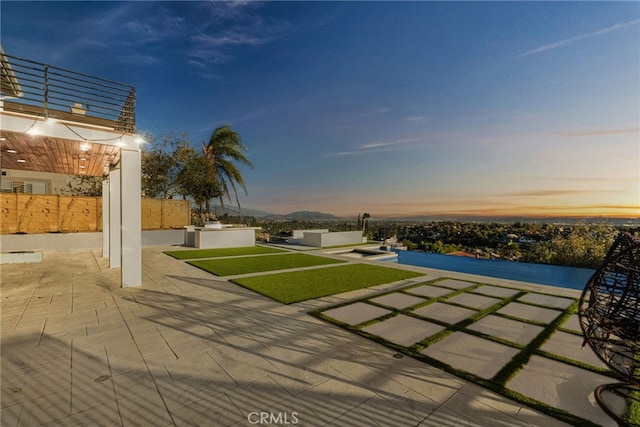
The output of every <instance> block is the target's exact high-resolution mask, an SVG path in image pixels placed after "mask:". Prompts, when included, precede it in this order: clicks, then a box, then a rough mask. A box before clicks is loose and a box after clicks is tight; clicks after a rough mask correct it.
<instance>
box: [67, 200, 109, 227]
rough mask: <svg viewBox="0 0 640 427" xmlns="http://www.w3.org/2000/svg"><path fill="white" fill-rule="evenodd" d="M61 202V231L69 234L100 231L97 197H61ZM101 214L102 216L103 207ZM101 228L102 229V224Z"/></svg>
mask: <svg viewBox="0 0 640 427" xmlns="http://www.w3.org/2000/svg"><path fill="white" fill-rule="evenodd" d="M59 200H60V204H59V206H60V208H59V209H60V211H59V212H60V215H59V221H60V222H59V229H60V231H62V232H64V233H69V232H79V231H97V230H98V209H97V205H98V203H97V202H98V198H97V197H60V199H59ZM100 213H101V214H102V207H101V208H100ZM101 216H102V215H101ZM100 226H101V227H100V228H102V223H100Z"/></svg>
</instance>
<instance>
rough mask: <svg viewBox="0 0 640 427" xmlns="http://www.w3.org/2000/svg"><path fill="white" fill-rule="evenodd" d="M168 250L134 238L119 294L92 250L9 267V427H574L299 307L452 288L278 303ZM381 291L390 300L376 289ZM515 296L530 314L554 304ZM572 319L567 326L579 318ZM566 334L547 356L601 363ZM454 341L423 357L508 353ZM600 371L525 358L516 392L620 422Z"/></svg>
mask: <svg viewBox="0 0 640 427" xmlns="http://www.w3.org/2000/svg"><path fill="white" fill-rule="evenodd" d="M169 249H175V247H169V246H154V247H145V248H143V285H142V287H141V288H126V289H123V288H120V271H119V269H109V268H108V267H109V264H108V260H107V259H105V258H100V257H99V254H100V251H99V250H98V249H96V250H94V251H89V250H77V251H67V252H63V251H60V252H45V253H44V257H43V261H42V262H39V263H32V264H11V265H3V266H2V272H1V273H2V276H1V279H2V287H1V290H2V295H1V300H2V306H1V320H2V337H1V339H2V341H1V344H2V347H1V351H2V365H1V368H2V370H1V373H0V375H1V384H2V386H1V387H2V395H1V406H2V409H1V413H0V417H1V418H0V423H1V425H2V426H36V425H45V424H46V425H55V426H73V425H79V426H86V425H91V426H144V425H148V426H249V425H285V424H288V425H294V424H298V425H302V426H346V427H350V426H353V427H356V426H363V427H364V426H487V427H489V426H492V427H493V426H504V427H506V426H545V427H554V426H563V425H567V424H565V423H563V422H561V421H559V420H557V419H556V418H553V417H550V416H548V415H544V414H542V413H540V412H537V411H535V410H532V409H530V408H529V407H526V406H523V405H521V404H519V403H516V402H514V401H512V400H509V399H507V398H505V397H503V396H501V395H499V394H496V393H494V392H492V391H489V390H487V389H484V388H482V387H480V386H478V385H475V384H473V383H471V382H468V381H465V380H463V379H461V378H459V377H456V376H454V375H452V374H449V373H447V372H445V371H443V370H440V369H437V368H435V367H433V366H430V365H429V364H427V363H424V362H422V361H419V360H416V359H413V358H411V357H402V358H399V357H397V356H398V354H397V351H395V350H393V349H390V348H388V347H385V346H383V345H381V344H378V343H376V342H374V341H371V340H368V339H366V338H364V337H362V336H359V335H357V334H354V333H353V332H350V331H348V330H346V329H343V328H340V327H338V326H335V325H332V324H329V323H327V322H325V321H322V320H319V319H317V318H315V317H312V316H310V315H308V312H309V311H310V310H313V309H319V308H324V307H327V308H328V307H331V306H333V305H336V304H339V303H344V302H348V301H351V300H354V304H364V306H358V307H360V308H361V309H358V310H354V309H353V308H354V307H352V308H351V312H352V313H353V314H358V315H360V316H361V317H360V318H358V319H354V320H352V321H353V322H358V321H360V322H361V321H364V320H367V319H370V318H372V317H377V316H379V315H380V313H381V312H380V310H385V309H384V308H381V307H376V306H374V305H373V304H368V303H367V302H366V301H368V300H369V299H371V300H374V299H375V300H376V301H377V302H378V303H380V304H381V305H384V306H387V307H388V308H387V310H388V311H393V310H396V309H397V308H396V307H404V306H405V305H406V304H409V305H411V303H412V302H415V298H417V299H423V298H428V297H430V296H433V295H432V293H434V292H435V294H443V293H446V289H444V290H443V289H442V288H438V287H435V286H434V287H433V288H436V289H428V288H425V289H417V290H416V291H415V292H413V294H412V295H407V294H405V293H404V292H402V293H401V292H395V291H400V290H402V289H404V288H405V287H407V286H410V285H412V284H415V282H416V280H411V281H408V282H403V283H395V284H391V285H384V286H378V287H375V288H370V289H364V290H360V291H355V292H351V293H348V294H342V295H337V296H332V297H327V298H323V299H318V300H313V301H306V302H302V303H298V304H292V305H283V304H280V303H278V302H275V301H273V300H270V299H268V298H266V297H264V296H262V295H259V294H256V293H254V292H251V291H249V290H246V289H244V288H242V287H239V286H237V285H235V284H233V283H230V282H229V281H227V280H226V279H225V278H220V277H216V276H213V275H211V274H209V273H206V272H204V271H202V270H200V269H198V268H195V267H192V266H190V265H188V264H187V263H185V262H183V261H180V260H177V259H173V258H171V257H168V256H166V255H164V254H163V253H162V251H163V250H169ZM351 262H361V261H351ZM398 267H399V268H408V269H412V270H415V271H422V272H425V273H426V274H427V276H426V278H425V280H427V279H428V280H432V279H437V278H438V277H445V276H446V277H448V278H451V279H446V280H449V282H448V283H449V285H450V286H453V288H450V289H454V288H455V286H456V281H458V282H459V283H458V284H460V286H463V285H464V284H465V283H466V284H468V282H465V281H468V280H477V279H478V277H477V276H476V277H471V276H469V275H463V274H453V273H450V272H441V271H440V272H439V271H436V270H429V269H420V268H416V267H403V266H398ZM484 282H489V283H491V284H493V285H495V286H488V287H487V289H486V290H487V291H489V292H492V293H493V295H494V297H495V298H503V297H508V292H507V293H506V294H505V291H504V288H503V287H502V286H510V287H526V288H528V289H531V290H537V291H546V292H547V293H549V292H550V291H552V292H555V294H554V295H556V296H564V297H573V298H575V297H576V296H578V295H577V292H576V291H571V290H561V289H555V288H549V287H544V286H539V285H535V284H531V285H527V284H523V283H516V282H509V281H505V280H499V279H492V278H484ZM390 291H394V292H393V293H388V292H390ZM383 292H384V293H387V294H386V296H382V297H377V295H378V294H380V293H383ZM529 295H534V294H529ZM407 296H411V298H406V297H407ZM479 296H481V295H477V294H469V295H467V294H460V295H459V297H463V298H467V300H466V301H463V303H464V304H462V303H461V304H462V305H466V306H467V305H469V304H471V305H473V304H484V303H485V302H484V301H483V300H484V298H491V297H489V296H487V295H484V296H483V298H478V297H479ZM528 297H529V296H528ZM412 298H414V299H412ZM468 298H471V300H468ZM563 299H564V300H566V298H563ZM563 299H561V301H562V300H563ZM524 302H527V301H524ZM533 302H534V303H536V304H541V305H544V306H550V305H553V304H554V300H546V301H533ZM512 304H519V303H517V302H513V303H512ZM442 305H443V306H446V305H447V304H442ZM521 305H523V306H525V307H524V308H527V309H529V311H527V310H524V312H525V313H527V314H526V315H530V316H534V317H535V318H537V317H536V316H544V313H545V310H550V309H549V308H544V307H540V309H541V310H532V309H531V307H533V306H531V305H526V304H524V303H522V304H521ZM434 307H436V306H435V305H434ZM447 307H449V309H447ZM447 307H441V306H438V307H436V308H437V310H436V313H438V314H437V315H438V316H441V317H442V319H449V320H451V321H453V320H454V319H456V318H459V316H463V315H464V314H465V312H464V311H465V310H472V309H471V308H466V309H465V308H455V309H451V307H452V306H447ZM507 307H508V306H507ZM507 307H505V309H507ZM356 308H357V307H356ZM365 308H366V310H365ZM511 309H513V306H512V307H511ZM519 312H520V313H522V312H523V311H522V310H519ZM332 315H335V316H339V315H340V314H339V313H337V312H333V313H332ZM432 315H435V314H432ZM490 317H493V316H490ZM394 319H398V320H396V322H399V323H398V324H397V325H395V327H394V325H382V323H384V322H382V323H378V324H377V325H374V326H377V327H378V328H377V329H375V330H374V331H373V332H375V333H376V334H379V335H381V336H387V337H388V338H389V339H390V340H392V341H393V340H402V341H401V344H402V345H410V343H412V342H414V341H412V340H415V339H416V338H415V337H414V336H411V332H412V331H415V327H414V328H413V329H412V328H411V327H408V326H407V323H403V319H402V318H401V317H400V316H396V317H395V318H394ZM404 320H406V319H404ZM495 320H496V319H493V322H490V321H486V322H483V323H480V322H477V323H478V324H477V325H475V327H477V328H481V330H483V331H485V332H486V331H488V333H491V334H501V333H505V334H507V335H508V336H512V337H513V339H514V340H526V339H527V337H529V336H530V334H534V333H535V328H534V327H532V326H528V327H527V328H524V330H523V331H522V334H519V335H518V336H513V335H509V334H512V331H513V329H510V328H509V327H508V326H509V325H507V324H505V323H504V322H500V321H498V322H496V321H495ZM569 322H575V319H570V321H569ZM569 322H567V323H569ZM572 324H573V326H568V327H569V328H571V327H573V328H575V323H572ZM432 325H435V324H432ZM383 326H384V327H383ZM435 326H437V325H435ZM435 326H434V327H435ZM418 329H419V328H418ZM435 329H437V328H435ZM399 333H402V336H400V335H398V334H399ZM563 333H564V334H566V335H568V336H569V337H566V336H563V335H558V338H557V339H555V340H554V339H553V338H552V339H551V340H549V341H548V342H547V343H546V344H545V346H549V347H548V348H547V350H548V351H550V352H558V353H561V352H563V351H565V352H566V351H568V352H569V353H568V355H567V357H583V356H584V357H585V358H587V361H586V362H585V363H594V364H597V363H598V360H597V359H596V358H595V356H593V354H592V353H591V350H590V349H588V348H587V349H584V350H582V353H581V354H582V356H575V354H578V353H580V352H581V350H580V349H579V348H578V349H577V350H575V349H574V348H573V347H572V346H573V345H574V344H576V343H577V344H578V346H579V342H578V341H580V339H579V337H577V338H578V339H577V340H575V339H574V340H573V341H576V342H575V343H574V342H573V341H571V339H573V338H574V337H573V336H572V335H571V334H567V333H565V332H562V331H559V332H557V333H556V334H563ZM527 334H529V335H527ZM418 335H420V333H418ZM454 335H455V334H454ZM454 335H452V336H451V338H453V337H454ZM462 335H464V334H461V336H458V337H457V338H456V339H455V340H451V341H449V342H448V341H447V340H448V338H447V339H445V340H443V341H440V342H439V343H438V344H441V345H440V346H438V345H436V346H433V348H431V347H429V348H428V351H429V352H431V353H432V354H431V355H432V356H433V357H435V358H438V357H447V358H450V357H451V355H452V354H455V355H457V356H458V357H459V358H460V360H459V361H456V362H455V363H460V364H462V366H472V367H471V368H469V369H477V372H478V373H479V375H485V372H487V371H485V370H486V369H493V368H492V367H491V366H492V364H491V363H486V361H484V362H483V361H482V360H479V358H478V357H473V355H474V354H475V355H477V354H480V352H473V351H469V350H468V348H466V347H469V346H473V345H474V344H475V345H478V348H479V349H480V350H481V351H482V352H484V353H485V355H486V357H488V358H489V359H488V360H494V359H496V358H501V357H506V356H505V355H507V354H509V350H510V349H509V348H508V347H506V346H500V347H495V346H490V345H487V343H477V342H476V340H479V338H476V337H473V336H471V335H469V336H468V337H464V336H462ZM481 341H484V340H481ZM488 342H489V343H491V342H490V341H488ZM445 344H446V345H445ZM496 345H497V344H496ZM501 347H504V348H501ZM505 349H506V350H505ZM576 351H577V353H576ZM451 363H454V362H451ZM473 366H477V368H476V367H473ZM486 375H488V374H486ZM603 379H606V380H609V378H607V377H605V376H602V375H598V374H595V373H592V372H589V371H586V370H584V369H580V368H575V367H573V366H570V365H567V364H564V363H560V362H557V361H555V360H550V359H546V358H544V357H539V356H534V357H533V358H532V359H531V360H530V361H529V363H528V364H527V366H526V368H525V369H523V370H522V372H521V373H520V374H518V375H517V376H516V377H515V378H514V379H513V380H512V383H513V385H511V384H512V383H510V386H512V387H513V388H514V389H517V390H518V391H519V392H521V393H523V394H526V395H527V396H531V397H533V398H535V399H538V400H541V401H545V402H546V403H548V404H550V405H551V406H556V407H561V408H564V409H565V410H567V411H569V412H572V413H575V412H574V411H579V415H580V416H583V417H589V418H588V419H590V420H591V421H593V422H594V423H596V424H601V425H606V426H613V425H615V423H613V421H611V420H610V419H609V418H608V417H607V416H606V415H605V414H604V413H603V412H602V411H601V410H600V409H599V407H598V406H597V405H596V404H595V402H594V401H593V394H592V390H593V388H594V387H595V386H596V385H597V384H599V383H600V382H601V381H603ZM545 399H546V400H545Z"/></svg>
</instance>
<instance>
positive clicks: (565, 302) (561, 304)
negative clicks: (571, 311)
mask: <svg viewBox="0 0 640 427" xmlns="http://www.w3.org/2000/svg"><path fill="white" fill-rule="evenodd" d="M518 300H520V301H524V302H531V303H534V304H540V305H545V306H547V307H553V308H563V309H564V308H567V307H569V306H570V305H571V304H572V303H573V300H572V299H569V298H562V297H556V296H552V295H542V294H534V293H530V294H527V295H524V296H521V297H520V298H518Z"/></svg>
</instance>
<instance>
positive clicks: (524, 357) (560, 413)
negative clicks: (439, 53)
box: [309, 281, 636, 427]
mask: <svg viewBox="0 0 640 427" xmlns="http://www.w3.org/2000/svg"><path fill="white" fill-rule="evenodd" d="M434 282H435V281H430V282H426V283H431V284H433V283H434ZM411 287H413V286H409V287H408V288H411ZM403 289H407V288H403ZM467 290H468V289H464V290H461V292H460V293H462V292H466V291H467ZM400 291H402V290H400V289H399V290H396V292H400ZM388 293H390V292H388ZM527 293H537V292H529V291H524V290H521V292H520V293H519V294H516V295H512V296H511V297H507V298H504V299H503V302H502V303H498V304H495V305H493V306H492V307H489V308H487V309H485V310H482V311H480V312H478V313H477V314H476V315H474V316H470V317H469V318H467V319H464V320H462V321H460V322H458V323H456V324H454V325H450V326H449V327H448V328H447V329H445V330H444V331H441V332H440V333H437V334H435V335H434V336H432V337H430V338H427V339H425V340H423V341H421V342H420V343H418V344H420V345H413V346H410V347H406V346H402V345H399V344H396V343H393V342H391V341H388V340H386V339H384V338H382V337H379V336H377V335H374V334H371V333H368V332H366V331H364V330H363V327H366V326H367V325H368V324H369V323H378V322H379V321H382V320H386V319H388V318H391V317H394V316H396V315H398V314H400V313H402V314H407V313H406V310H400V309H393V311H392V313H389V314H387V315H385V316H383V317H380V318H376V319H375V320H372V321H369V322H363V323H361V324H358V325H349V324H346V323H343V322H341V321H339V320H337V319H334V318H332V317H330V316H327V315H325V314H324V311H327V310H331V309H334V308H337V307H343V306H347V305H350V304H354V303H356V302H367V303H370V304H371V303H372V301H370V299H371V298H374V297H377V296H378V295H375V296H373V297H372V296H369V297H366V298H362V299H356V300H350V301H348V302H345V303H342V304H337V305H335V306H330V307H322V308H319V309H316V310H312V311H310V312H309V314H310V315H312V316H314V317H317V318H319V319H322V320H324V321H327V322H329V323H333V324H335V325H337V326H340V327H342V328H344V329H347V330H349V331H352V332H354V333H356V334H358V335H361V336H363V337H366V338H368V339H370V340H372V341H375V342H377V343H380V344H382V345H385V346H387V347H389V348H392V349H394V350H396V351H398V352H400V353H404V354H406V355H408V356H411V357H413V358H415V359H418V360H420V361H423V362H426V363H428V364H430V365H433V366H435V367H438V368H441V369H443V370H445V371H447V372H450V373H452V374H454V375H456V376H458V377H460V378H463V379H465V380H467V381H471V382H474V383H476V384H478V385H480V386H482V387H485V388H487V389H489V390H492V391H494V392H496V393H498V394H501V395H503V396H505V397H508V398H510V399H512V400H515V401H516V402H520V403H523V404H525V405H527V406H529V407H531V408H534V409H536V410H538V411H540V412H543V413H546V414H548V415H551V416H553V417H555V418H558V419H560V420H562V421H565V422H568V423H570V424H572V425H579V426H584V427H597V424H596V423H594V422H592V421H589V420H586V419H584V418H582V417H580V416H579V415H575V414H571V413H569V412H567V411H565V410H563V409H559V408H555V407H552V406H550V405H548V404H546V403H543V402H540V401H538V400H536V399H533V398H530V397H528V396H525V395H522V394H520V393H518V392H516V391H513V390H510V389H508V388H507V387H506V386H505V383H506V382H507V381H508V380H509V379H510V378H512V377H513V376H514V375H515V374H516V373H517V372H518V371H519V370H520V369H521V368H522V366H524V365H525V364H526V362H527V361H528V359H529V358H530V357H531V355H532V354H541V353H542V352H541V351H540V350H539V348H540V346H541V345H542V344H543V343H544V342H545V341H546V340H547V339H548V338H549V337H550V335H551V334H552V332H553V331H554V330H556V329H558V327H559V326H560V325H561V324H562V323H563V322H564V321H565V320H566V319H567V318H568V317H569V316H570V315H571V314H574V313H575V312H576V309H577V304H578V302H577V300H576V301H574V303H573V304H571V305H570V306H569V307H567V308H566V309H565V310H562V313H563V314H562V315H560V316H558V317H557V318H556V319H555V320H554V321H552V322H551V323H550V324H549V325H548V326H547V327H546V328H545V329H544V330H543V331H542V332H541V333H540V334H538V336H537V337H536V338H534V340H533V341H534V342H533V343H530V344H529V345H526V346H520V345H518V346H517V347H522V349H521V351H520V352H519V353H518V354H516V356H515V357H514V358H513V359H512V360H511V361H509V362H507V364H506V365H505V366H504V367H503V368H502V369H501V370H500V371H499V372H498V373H497V374H496V375H495V376H494V377H493V378H491V379H484V378H481V377H479V376H477V375H475V374H472V373H470V372H467V371H465V370H462V369H459V368H454V367H452V366H451V365H449V364H448V363H446V361H441V360H438V359H435V358H432V357H430V356H427V355H425V354H423V353H422V352H421V351H420V350H422V349H423V348H424V344H427V343H429V344H431V340H432V339H433V338H436V339H435V341H438V340H439V339H441V338H443V335H447V334H448V333H452V332H454V331H462V330H464V331H465V332H466V333H472V332H473V331H472V330H469V329H466V328H465V327H466V326H468V325H469V324H470V323H472V322H474V321H475V320H478V318H482V317H485V316H486V315H488V314H490V313H493V312H495V311H496V310H498V309H499V308H500V307H502V306H504V305H506V304H508V303H509V302H511V301H513V300H515V299H517V298H520V297H522V296H523V295H525V294H527ZM456 294H457V293H456ZM450 296H451V295H447V296H443V297H440V298H434V300H445V299H447V298H448V297H450ZM375 305H377V304H375ZM387 308H389V307H387ZM413 308H414V309H415V307H413ZM413 317H417V318H419V317H420V316H415V315H414V316H413ZM474 335H476V334H474ZM496 341H498V340H496ZM503 344H505V343H503ZM629 412H632V411H631V409H629ZM635 415H636V414H634V413H633V412H632V414H631V415H630V414H629V413H627V417H630V416H631V417H633V416H635Z"/></svg>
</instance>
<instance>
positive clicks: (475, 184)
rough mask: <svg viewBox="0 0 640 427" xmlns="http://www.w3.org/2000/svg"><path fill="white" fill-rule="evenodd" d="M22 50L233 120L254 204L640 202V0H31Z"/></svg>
mask: <svg viewBox="0 0 640 427" xmlns="http://www.w3.org/2000/svg"><path fill="white" fill-rule="evenodd" d="M0 8H1V9H0V12H1V18H0V19H1V42H2V45H3V48H4V50H5V52H7V53H8V54H11V55H14V56H18V57H22V58H26V59H31V60H35V61H39V62H44V63H48V64H51V65H56V66H59V67H63V68H67V69H71V70H74V71H80V72H84V73H87V74H91V75H96V76H100V77H103V78H107V79H110V80H116V81H120V82H123V83H127V84H131V85H133V86H135V87H136V91H137V127H138V131H139V132H140V133H144V132H151V133H153V134H156V135H157V134H159V133H161V132H168V131H176V132H186V133H187V134H188V135H189V137H190V140H191V141H192V143H193V145H194V146H195V147H199V146H200V143H201V141H203V140H208V138H209V136H210V134H211V132H212V130H213V129H214V128H215V127H217V126H220V125H222V124H226V123H230V124H231V125H232V126H233V128H234V129H235V130H236V131H237V132H238V133H239V134H240V135H241V136H242V138H243V142H244V143H245V145H246V146H247V147H248V157H249V158H250V159H251V161H252V162H253V163H254V165H255V168H254V169H248V168H246V169H245V168H243V169H242V171H243V175H244V177H245V180H246V184H247V188H248V192H249V194H248V196H247V197H242V198H241V203H242V206H243V207H247V208H254V209H262V210H266V211H270V212H273V213H281V214H283V213H289V212H293V211H298V210H316V211H322V212H327V213H332V214H334V215H340V216H351V217H355V216H357V215H358V213H359V212H369V213H370V214H371V216H372V217H374V218H375V217H384V216H394V215H429V214H457V215H467V214H470V215H526V216H531V215H558V216H559V215H581V216H582V215H585V216H592V215H607V216H630V217H640V2H557V3H556V2H531V3H528V2H496V3H486V2H437V3H433V2H244V1H243V2H233V3H227V2H44V3H41V2H11V1H6V0H3V1H2V4H1V6H0Z"/></svg>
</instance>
